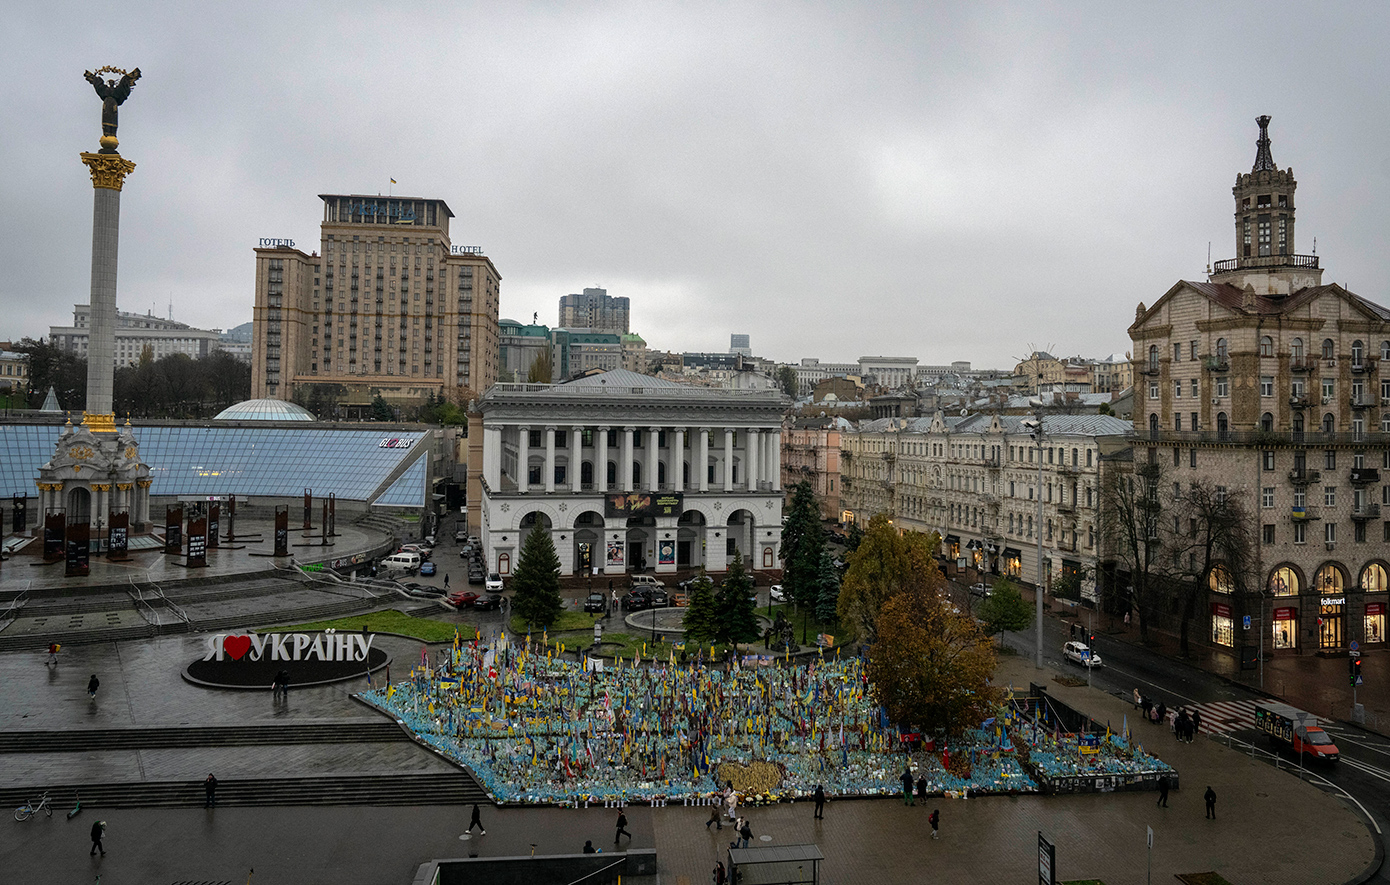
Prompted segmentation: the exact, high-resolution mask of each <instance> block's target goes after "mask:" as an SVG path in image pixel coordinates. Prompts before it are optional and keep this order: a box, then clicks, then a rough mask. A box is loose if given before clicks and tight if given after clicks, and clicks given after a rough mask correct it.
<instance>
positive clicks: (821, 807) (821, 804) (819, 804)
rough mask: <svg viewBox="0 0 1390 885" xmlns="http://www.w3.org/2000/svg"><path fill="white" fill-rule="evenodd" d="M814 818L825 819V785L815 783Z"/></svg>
mask: <svg viewBox="0 0 1390 885" xmlns="http://www.w3.org/2000/svg"><path fill="white" fill-rule="evenodd" d="M816 820H825V787H822V786H821V785H820V784H816Z"/></svg>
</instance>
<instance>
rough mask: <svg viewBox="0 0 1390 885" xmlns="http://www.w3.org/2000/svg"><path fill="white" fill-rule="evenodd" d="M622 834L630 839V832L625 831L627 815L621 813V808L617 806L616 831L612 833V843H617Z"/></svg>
mask: <svg viewBox="0 0 1390 885" xmlns="http://www.w3.org/2000/svg"><path fill="white" fill-rule="evenodd" d="M623 836H627V838H628V839H629V840H630V839H632V834H631V833H629V832H628V831H627V815H626V814H624V813H623V809H621V808H619V809H618V831H617V832H616V833H614V834H613V844H614V845H617V844H618V840H619V839H621V838H622V837H623Z"/></svg>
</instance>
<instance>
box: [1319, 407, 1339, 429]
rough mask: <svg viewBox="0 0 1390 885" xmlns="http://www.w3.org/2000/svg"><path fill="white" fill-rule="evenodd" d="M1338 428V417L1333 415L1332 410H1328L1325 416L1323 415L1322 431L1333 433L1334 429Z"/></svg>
mask: <svg viewBox="0 0 1390 885" xmlns="http://www.w3.org/2000/svg"><path fill="white" fill-rule="evenodd" d="M1336 429H1337V419H1336V418H1334V417H1332V413H1331V412H1328V413H1327V414H1326V415H1323V416H1322V432H1323V433H1331V432H1332V431H1334V430H1336Z"/></svg>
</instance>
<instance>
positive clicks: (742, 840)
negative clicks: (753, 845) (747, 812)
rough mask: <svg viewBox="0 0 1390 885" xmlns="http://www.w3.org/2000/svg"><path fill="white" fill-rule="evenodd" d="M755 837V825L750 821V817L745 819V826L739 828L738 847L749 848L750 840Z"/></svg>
mask: <svg viewBox="0 0 1390 885" xmlns="http://www.w3.org/2000/svg"><path fill="white" fill-rule="evenodd" d="M752 838H753V825H752V824H751V823H749V822H748V818H746V817H745V818H744V819H743V826H741V827H739V828H738V847H740V848H747V847H748V842H749V840H750V839H752Z"/></svg>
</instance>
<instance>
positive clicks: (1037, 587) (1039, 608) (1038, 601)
mask: <svg viewBox="0 0 1390 885" xmlns="http://www.w3.org/2000/svg"><path fill="white" fill-rule="evenodd" d="M1034 414H1036V415H1037V417H1036V418H1033V419H1032V420H1029V421H1024V422H1023V427H1024V428H1026V429H1027V430H1028V431H1029V432H1030V433H1031V434H1032V435H1033V443H1034V448H1035V449H1036V450H1037V453H1038V488H1037V491H1036V492H1035V494H1036V495H1037V499H1038V501H1037V503H1038V516H1037V525H1036V526H1034V530H1035V531H1036V532H1037V539H1038V571H1037V582H1036V583H1035V584H1034V585H1033V604H1034V609H1035V610H1034V613H1033V616H1034V620H1035V622H1036V626H1037V642H1038V647H1037V651H1036V654H1035V655H1034V659H1033V664H1034V666H1036V667H1037V668H1038V669H1039V670H1041V669H1042V665H1043V624H1042V618H1043V552H1042V549H1043V548H1042V531H1043V506H1042V485H1043V468H1042V436H1043V423H1042V413H1041V412H1036V413H1034Z"/></svg>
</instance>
